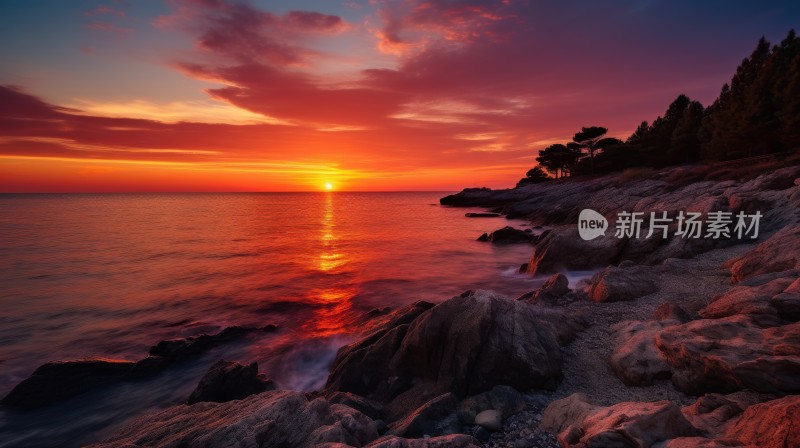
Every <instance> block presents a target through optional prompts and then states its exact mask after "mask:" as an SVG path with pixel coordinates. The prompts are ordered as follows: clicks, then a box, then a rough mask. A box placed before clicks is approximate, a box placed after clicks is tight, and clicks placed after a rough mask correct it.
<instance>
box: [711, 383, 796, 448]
mask: <svg viewBox="0 0 800 448" xmlns="http://www.w3.org/2000/svg"><path fill="white" fill-rule="evenodd" d="M725 435H726V436H727V437H728V438H731V439H736V440H738V441H740V442H741V443H743V444H746V445H747V446H758V447H773V446H774V447H797V446H800V396H797V395H793V396H787V397H784V398H779V399H777V400H772V401H767V402H765V403H761V404H755V405H753V406H750V407H748V408H747V409H745V411H744V413H743V414H742V416H741V417H740V418H739V419H738V420H737V421H736V422H734V423H732V424H730V425H729V426H728V427H727V430H726V432H725Z"/></svg>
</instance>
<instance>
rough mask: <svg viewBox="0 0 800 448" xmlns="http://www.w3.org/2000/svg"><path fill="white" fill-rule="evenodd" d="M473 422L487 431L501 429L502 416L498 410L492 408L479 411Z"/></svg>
mask: <svg viewBox="0 0 800 448" xmlns="http://www.w3.org/2000/svg"><path fill="white" fill-rule="evenodd" d="M475 424H476V425H480V426H483V427H484V428H486V429H488V430H489V431H500V430H501V429H503V418H502V416H501V415H500V412H498V411H496V410H494V409H488V410H485V411H481V412H479V413H478V415H476V416H475Z"/></svg>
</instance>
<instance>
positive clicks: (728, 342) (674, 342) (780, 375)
mask: <svg viewBox="0 0 800 448" xmlns="http://www.w3.org/2000/svg"><path fill="white" fill-rule="evenodd" d="M798 341H800V323H792V324H789V325H783V326H780V327H772V328H761V327H759V326H757V325H755V324H754V323H753V322H752V321H751V320H750V318H749V317H748V316H743V315H736V316H731V317H725V318H721V319H699V320H694V321H691V322H688V323H685V324H682V325H675V326H670V327H667V328H665V329H664V330H662V331H661V332H660V333H659V334H658V335H657V336H656V346H657V347H658V348H659V350H661V352H662V354H663V355H664V359H665V360H666V361H667V364H669V365H670V367H671V368H672V371H673V374H672V382H673V383H674V384H675V385H676V386H677V387H678V388H679V389H681V390H683V391H684V392H687V393H690V394H700V393H704V392H730V391H734V390H738V389H742V388H749V389H751V390H754V391H758V392H764V393H790V394H791V393H800V344H798Z"/></svg>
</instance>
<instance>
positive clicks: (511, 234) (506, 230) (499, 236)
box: [478, 226, 536, 244]
mask: <svg viewBox="0 0 800 448" xmlns="http://www.w3.org/2000/svg"><path fill="white" fill-rule="evenodd" d="M535 239H536V235H534V234H533V233H532V232H530V231H525V230H520V229H515V228H513V227H511V226H505V227H503V228H502V229H498V230H495V231H494V232H492V233H489V234H486V233H484V234H483V235H481V236H480V237H478V241H487V242H490V243H494V244H508V243H530V242H532V241H534V240H535Z"/></svg>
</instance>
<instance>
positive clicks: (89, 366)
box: [2, 358, 134, 409]
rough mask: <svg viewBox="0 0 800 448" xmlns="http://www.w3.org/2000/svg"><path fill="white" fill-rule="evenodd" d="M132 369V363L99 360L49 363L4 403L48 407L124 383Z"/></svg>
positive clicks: (10, 393) (3, 401) (31, 407)
mask: <svg viewBox="0 0 800 448" xmlns="http://www.w3.org/2000/svg"><path fill="white" fill-rule="evenodd" d="M133 366H134V363H133V362H130V361H119V360H110V359H99V358H92V359H81V360H77V361H56V362H48V363H47V364H44V365H42V366H40V367H39V368H37V369H36V370H35V371H34V372H33V374H31V376H29V377H28V378H26V379H25V380H23V381H22V382H21V383H19V384H17V385H16V386H15V387H14V389H12V390H11V392H9V393H8V395H6V396H5V398H3V400H2V403H3V404H4V405H6V406H12V407H16V408H21V409H33V408H38V407H41V406H46V405H48V404H52V403H55V402H58V401H62V400H65V399H67V398H71V397H74V396H76V395H79V394H81V393H84V392H87V391H90V390H96V389H98V388H100V387H103V386H107V385H109V384H112V383H114V382H117V381H121V380H122V379H124V378H125V376H126V375H127V374H129V373H130V371H131V369H132V368H133Z"/></svg>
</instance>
